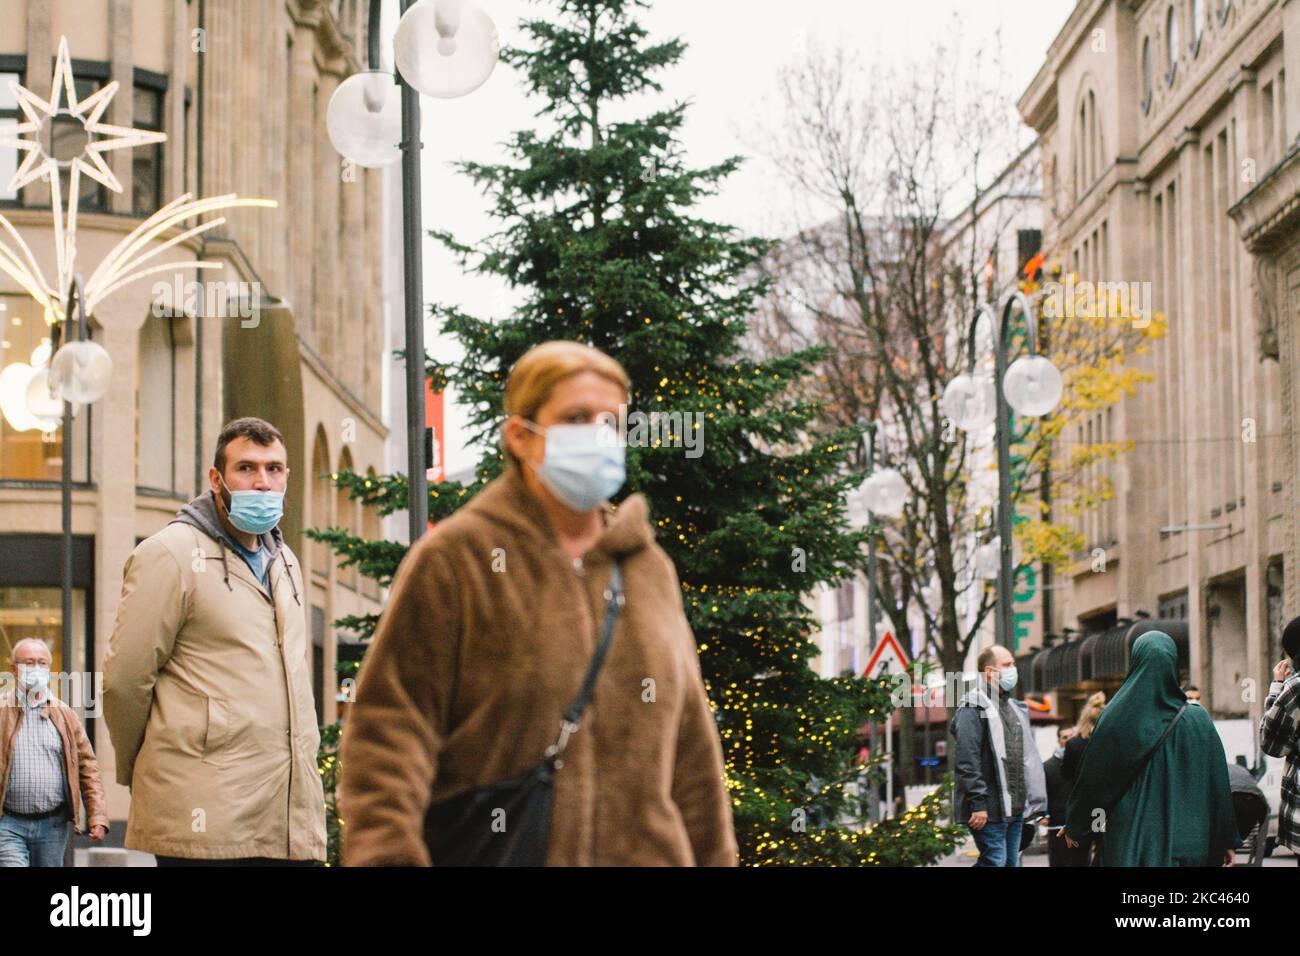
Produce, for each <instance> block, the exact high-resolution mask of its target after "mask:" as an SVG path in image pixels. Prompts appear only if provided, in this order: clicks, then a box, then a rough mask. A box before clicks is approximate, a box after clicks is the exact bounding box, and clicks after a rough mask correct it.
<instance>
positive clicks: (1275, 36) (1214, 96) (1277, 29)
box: [1138, 6, 1282, 179]
mask: <svg viewBox="0 0 1300 956" xmlns="http://www.w3.org/2000/svg"><path fill="white" fill-rule="evenodd" d="M1269 21H1271V22H1269ZM1234 29H1235V30H1236V31H1237V39H1236V41H1235V42H1234V43H1232V44H1231V45H1230V46H1228V47H1227V48H1226V49H1224V50H1222V51H1220V52H1218V54H1217V56H1218V62H1217V64H1216V65H1215V66H1214V67H1212V68H1210V69H1206V70H1203V71H1201V72H1200V73H1199V74H1197V77H1196V80H1195V82H1191V83H1188V84H1187V85H1185V86H1184V87H1183V88H1182V89H1181V90H1179V91H1178V92H1177V93H1176V95H1175V96H1174V98H1173V99H1172V100H1171V101H1169V102H1167V103H1165V104H1163V105H1162V108H1161V110H1160V112H1159V113H1158V114H1156V115H1157V116H1158V117H1159V119H1158V121H1156V122H1153V123H1152V124H1151V125H1150V126H1149V127H1148V129H1147V131H1146V132H1145V134H1144V135H1142V138H1141V140H1140V142H1139V145H1138V155H1140V156H1142V157H1143V163H1142V169H1141V172H1140V175H1141V176H1142V178H1143V179H1147V178H1149V177H1150V176H1152V175H1153V174H1154V173H1155V172H1156V171H1157V170H1159V169H1160V168H1161V167H1162V166H1163V165H1164V164H1165V162H1166V161H1167V159H1168V157H1167V156H1166V155H1164V152H1165V151H1164V150H1155V149H1153V147H1154V146H1155V144H1156V143H1157V141H1158V140H1159V139H1160V137H1162V136H1169V135H1170V131H1171V130H1173V129H1180V128H1185V127H1188V126H1192V127H1198V126H1200V124H1201V123H1202V122H1204V121H1205V119H1206V117H1208V116H1210V115H1211V114H1212V113H1213V112H1214V111H1215V109H1216V108H1218V107H1219V106H1220V105H1221V104H1222V103H1224V102H1225V101H1227V100H1228V99H1229V98H1230V97H1231V96H1232V95H1233V93H1235V92H1236V91H1237V89H1239V88H1240V87H1241V85H1242V84H1243V83H1250V82H1253V81H1254V73H1255V71H1254V69H1253V64H1255V63H1257V62H1258V61H1259V59H1260V58H1261V57H1263V56H1264V55H1265V54H1266V53H1267V52H1268V50H1269V48H1270V47H1272V46H1273V45H1274V44H1276V43H1277V42H1278V40H1279V39H1280V37H1281V32H1282V12H1281V10H1280V9H1279V8H1278V7H1276V6H1274V7H1266V8H1264V9H1262V10H1258V11H1256V12H1255V15H1254V18H1253V19H1252V20H1251V21H1250V22H1249V23H1247V24H1244V25H1241V24H1239V25H1237V26H1236V27H1234Z"/></svg>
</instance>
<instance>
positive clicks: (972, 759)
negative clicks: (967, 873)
mask: <svg viewBox="0 0 1300 956" xmlns="http://www.w3.org/2000/svg"><path fill="white" fill-rule="evenodd" d="M975 663H976V666H977V667H978V668H979V669H980V678H979V682H978V683H977V685H976V686H975V687H974V688H973V689H971V690H970V691H967V692H966V693H965V694H963V695H962V698H961V700H960V702H959V703H958V705H957V710H956V712H955V713H954V714H953V718H952V721H951V723H950V726H949V730H950V731H951V732H952V735H953V737H954V738H955V739H956V747H957V759H956V793H955V795H954V801H955V806H956V813H955V816H956V819H957V820H961V821H964V822H965V823H966V825H967V826H969V827H970V830H971V834H972V835H973V836H974V837H975V845H976V846H977V847H979V854H980V855H979V859H978V860H976V861H975V865H976V866H1008V867H1014V866H1019V865H1020V841H1021V837H1022V835H1023V831H1024V822H1025V817H1026V816H1033V815H1034V814H1035V813H1041V812H1043V811H1044V810H1046V809H1047V784H1046V780H1045V779H1044V776H1043V761H1042V759H1041V758H1040V757H1039V756H1038V749H1037V748H1036V747H1035V746H1034V735H1033V730H1032V728H1031V727H1030V724H1029V708H1028V707H1027V706H1026V705H1025V703H1024V702H1023V701H1019V700H1015V699H1013V698H1012V697H1011V692H1012V691H1013V690H1015V687H1016V683H1017V681H1018V680H1019V675H1018V674H1017V673H1016V663H1015V658H1014V657H1012V655H1011V652H1010V651H1009V650H1007V649H1006V648H1005V647H1002V646H1001V645H1000V644H994V645H992V646H991V647H987V648H985V649H984V650H983V651H981V652H980V655H979V657H978V658H977V659H976V662H975Z"/></svg>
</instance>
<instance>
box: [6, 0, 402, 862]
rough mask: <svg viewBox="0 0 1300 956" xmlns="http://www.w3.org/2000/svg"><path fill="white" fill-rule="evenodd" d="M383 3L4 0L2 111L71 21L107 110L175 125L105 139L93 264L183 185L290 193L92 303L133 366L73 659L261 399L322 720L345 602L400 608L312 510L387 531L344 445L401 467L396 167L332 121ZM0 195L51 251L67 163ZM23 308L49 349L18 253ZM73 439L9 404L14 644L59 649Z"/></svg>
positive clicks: (86, 199) (93, 442)
mask: <svg viewBox="0 0 1300 956" xmlns="http://www.w3.org/2000/svg"><path fill="white" fill-rule="evenodd" d="M365 6H366V5H365V4H364V3H361V2H359V0H333V2H326V0H287V2H284V3H274V4H270V3H264V2H259V0H189V2H187V0H0V24H3V28H2V29H0V124H7V123H12V122H16V121H17V112H16V108H15V105H14V103H13V102H12V96H11V95H10V93H9V89H8V87H9V84H8V81H9V80H10V79H16V80H17V81H18V82H19V83H21V84H22V85H23V86H25V87H27V88H28V89H31V90H32V91H33V92H35V93H37V94H38V95H40V96H42V97H45V96H47V95H48V92H49V90H50V86H51V77H52V71H53V63H54V57H55V54H56V52H57V49H58V45H59V40H60V37H65V36H66V38H67V41H68V45H69V49H70V51H71V55H72V58H73V67H74V72H75V74H76V76H77V78H78V95H79V96H80V97H83V98H84V96H85V95H88V94H89V93H91V92H93V91H94V90H95V89H97V88H100V87H102V86H103V85H104V84H107V83H109V82H112V81H117V82H118V83H119V84H120V88H119V90H118V92H117V94H116V96H115V97H114V99H113V101H112V104H111V106H110V109H109V112H108V114H107V115H106V117H105V120H106V121H107V122H110V123H113V124H116V125H120V126H135V127H139V128H148V129H156V130H161V131H162V132H164V133H166V134H167V137H168V138H167V140H166V142H165V143H162V144H161V145H158V146H149V147H141V148H136V149H133V150H126V149H124V150H117V151H115V152H112V153H108V154H106V158H107V160H108V162H109V165H110V168H111V169H112V170H113V172H114V173H115V175H116V176H117V178H118V179H119V180H120V182H121V183H122V185H123V190H122V192H120V193H115V192H112V191H110V190H107V189H103V188H101V187H99V186H98V184H95V183H93V182H91V183H89V184H87V182H86V181H85V180H83V187H82V190H81V192H82V199H81V207H80V213H79V216H78V229H77V231H78V247H79V262H80V263H81V264H82V268H83V269H84V270H86V271H91V270H93V268H94V265H95V264H96V263H98V261H99V260H100V259H101V258H102V256H103V255H104V254H105V252H106V251H107V250H108V249H110V248H111V247H112V246H113V245H114V244H115V243H117V242H118V241H119V240H120V239H121V238H122V237H123V236H124V235H126V234H127V233H129V232H130V231H131V230H132V229H133V228H135V226H136V225H138V223H139V222H140V221H141V219H142V218H143V217H145V216H147V215H149V214H150V213H152V212H153V211H154V210H155V209H157V208H158V207H159V206H160V205H161V204H163V203H165V202H168V201H170V200H171V199H173V198H175V197H176V196H179V195H180V194H182V193H186V192H189V193H194V194H196V195H203V196H215V195H222V194H226V193H238V194H239V195H241V196H246V197H260V198H267V199H274V200H276V201H277V202H278V204H279V205H278V208H276V209H236V210H233V211H231V212H229V213H226V214H225V216H226V221H225V223H224V224H223V225H222V226H220V227H219V228H217V229H216V230H214V231H213V232H211V233H208V234H206V236H203V237H196V238H194V239H190V240H187V241H186V242H185V243H184V247H185V249H186V250H187V252H188V257H192V258H203V259H208V260H216V261H219V262H221V263H223V265H224V268H223V269H221V270H220V271H219V272H211V271H210V272H205V273H203V274H201V275H200V276H199V277H198V278H199V281H200V282H202V283H204V284H203V285H202V286H198V287H194V286H190V285H187V283H191V282H193V281H194V279H195V276H194V274H193V272H192V271H190V272H187V273H185V274H181V275H176V276H173V275H171V274H170V273H168V274H165V275H160V276H155V277H153V278H154V279H159V280H162V282H161V285H165V286H167V287H169V289H168V290H162V289H161V287H160V286H158V285H154V283H153V281H152V279H146V280H144V281H142V282H139V283H136V284H134V285H131V286H128V287H126V288H124V289H122V290H121V291H120V292H118V293H115V294H114V295H112V296H111V297H109V298H108V299H106V300H105V301H104V302H103V304H102V305H101V306H100V307H98V308H97V309H96V310H95V314H94V315H93V316H92V320H91V326H92V329H93V337H94V338H95V339H96V340H97V341H99V342H100V343H101V344H102V345H103V346H104V347H105V348H106V349H107V350H108V351H109V353H110V355H111V356H112V358H113V361H114V374H113V379H112V385H111V387H110V391H109V393H108V394H107V395H106V396H105V398H103V399H102V400H101V401H99V402H98V403H96V404H95V405H93V406H92V407H91V408H90V409H88V410H83V411H82V412H81V413H80V414H79V415H78V416H77V419H76V421H75V424H74V428H73V441H72V442H71V443H70V444H71V446H72V453H73V466H74V490H73V532H74V535H75V547H74V586H75V589H76V590H75V594H74V615H73V625H74V643H73V654H72V659H71V660H68V661H64V660H62V655H61V654H59V653H56V669H60V670H70V671H83V672H91V673H93V672H95V671H98V670H99V669H100V665H101V663H102V660H103V657H104V654H105V652H106V650H107V645H108V638H109V635H110V634H111V632H112V625H113V619H114V615H115V612H116V606H117V602H118V598H119V594H120V589H121V581H122V567H123V563H124V562H125V560H126V558H127V556H128V555H129V554H130V552H131V550H132V549H133V548H134V547H135V545H136V543H137V542H138V541H139V540H141V539H143V538H144V537H147V536H148V535H150V534H152V533H154V532H155V531H157V530H159V529H160V528H162V527H163V526H164V525H165V524H166V523H167V521H168V520H169V519H170V518H171V517H172V515H173V514H174V513H175V512H176V510H177V509H178V508H179V507H180V506H181V505H182V504H184V503H185V502H186V501H188V500H189V499H190V498H191V497H193V496H194V495H195V494H196V493H197V492H199V491H202V490H204V489H206V487H207V484H208V480H207V475H206V473H207V468H208V465H209V464H210V463H211V456H212V452H213V448H214V446H215V443H216V436H217V433H218V431H219V430H220V428H221V426H222V424H223V423H224V422H225V421H227V420H228V419H230V418H232V417H236V416H239V415H250V414H251V415H258V416H260V417H263V418H266V419H268V420H270V421H272V422H273V423H275V424H276V425H277V426H278V427H279V428H280V429H281V431H282V432H283V433H284V435H285V438H286V444H287V446H288V451H289V464H290V468H291V472H290V484H289V489H288V493H287V496H286V517H285V520H284V522H283V524H282V527H283V528H284V530H285V531H286V536H287V538H288V540H289V542H290V544H291V546H292V547H293V548H294V550H295V551H296V552H297V553H298V554H299V556H300V557H301V559H302V561H303V564H304V576H305V578H306V580H307V582H308V592H309V597H310V600H309V607H308V611H309V621H308V623H309V626H310V628H311V631H312V634H313V643H314V646H315V655H314V656H315V659H314V675H315V678H316V688H315V689H316V694H317V699H318V710H319V713H320V717H321V719H322V721H323V722H330V721H332V720H333V719H334V718H335V715H336V713H337V702H336V694H337V692H338V686H337V685H338V682H337V679H336V674H335V670H334V665H335V663H336V661H337V659H338V657H339V654H340V650H339V649H340V647H341V646H344V651H343V652H344V653H346V646H345V645H346V641H347V635H341V634H338V633H336V630H335V628H334V626H333V621H334V620H335V619H337V618H339V617H341V616H343V615H346V614H361V613H366V612H369V611H374V610H377V609H378V608H379V606H380V605H379V600H380V597H381V595H380V593H379V590H378V589H377V588H375V587H373V586H372V583H371V582H368V581H363V580H359V579H358V575H357V574H356V572H355V570H346V571H344V570H340V569H339V568H338V567H337V564H336V562H335V560H334V559H333V555H332V554H331V553H330V552H329V550H328V549H327V548H325V547H324V546H321V545H318V544H314V543H312V542H310V541H308V540H307V539H306V538H305V537H304V535H303V530H304V529H305V528H308V527H327V526H343V527H347V528H350V529H354V530H358V531H363V532H365V533H368V534H369V535H370V536H376V537H377V536H378V532H379V527H380V520H379V518H378V516H377V515H375V514H372V513H369V512H368V511H367V510H366V509H362V508H361V507H360V506H359V505H358V504H356V503H355V502H352V501H350V500H349V499H348V498H347V496H346V495H345V494H340V493H337V492H336V491H335V489H334V488H333V486H332V484H331V483H330V481H329V478H328V475H329V474H330V473H332V472H334V471H337V470H338V469H341V468H352V469H354V470H356V471H358V472H362V473H365V472H367V471H373V472H375V473H380V472H383V471H384V466H385V462H384V442H385V440H386V437H387V434H388V429H387V427H386V425H385V421H384V414H383V408H384V402H383V394H382V389H383V386H382V365H383V355H382V352H383V348H384V346H383V342H384V328H383V316H382V311H381V301H380V294H379V289H380V285H381V271H380V269H381V265H380V251H381V246H382V235H383V222H382V218H383V215H384V210H383V204H382V197H381V192H382V182H381V179H380V174H378V173H375V172H370V171H366V170H361V169H349V168H348V167H346V166H345V165H344V164H343V161H342V160H341V158H340V157H339V156H338V155H337V154H336V153H335V151H334V150H333V148H332V146H331V145H330V142H329V139H328V137H327V134H326V129H325V110H326V107H327V105H328V103H329V100H330V96H331V94H332V93H333V91H334V89H335V88H336V87H337V85H338V83H339V82H340V81H341V80H342V79H344V78H346V77H347V76H349V75H350V74H351V73H353V72H355V71H356V70H357V69H359V68H361V66H362V64H361V62H360V60H361V59H362V58H363V57H364V51H365V37H364V31H365V28H366V10H365ZM359 51H360V52H359ZM16 159H17V157H16V156H15V155H14V151H13V150H0V189H3V187H4V186H5V185H6V184H7V183H8V181H9V178H10V173H11V171H12V169H13V167H14V164H15V162H16ZM0 213H3V215H4V216H6V217H7V218H8V219H9V220H10V221H11V222H12V223H13V224H14V226H15V228H16V229H17V230H18V232H19V233H20V234H21V235H22V237H23V239H24V240H25V242H26V243H27V244H28V245H29V246H30V247H31V248H32V250H33V253H34V254H35V255H36V257H37V258H38V259H39V260H40V261H41V263H42V265H43V266H44V267H45V268H46V271H47V274H48V272H49V266H50V264H51V263H52V262H53V257H54V251H53V250H54V245H53V235H52V225H51V224H52V218H51V210H50V190H49V187H48V186H47V185H45V184H44V183H39V182H38V183H33V184H31V185H29V186H27V187H25V188H23V189H22V190H21V191H20V192H19V193H16V194H14V193H0ZM191 225H192V223H191ZM219 286H220V288H218V287H219ZM177 288H179V289H180V290H182V292H188V291H191V290H193V291H194V292H195V293H196V294H193V295H186V296H184V297H183V298H177V296H176V295H175V294H174V292H173V291H170V290H171V289H177ZM221 289H225V290H232V289H233V290H237V297H238V298H237V301H236V299H232V298H229V297H228V296H225V295H223V294H216V295H214V294H213V293H214V291H215V292H218V293H220V292H221ZM214 303H215V307H214ZM160 304H161V305H162V307H161V308H160V307H159V305H160ZM236 305H238V308H236ZM160 313H161V314H160ZM250 315H255V316H256V321H251V320H250V318H249V316H250ZM0 321H2V322H3V323H4V334H3V336H2V338H3V346H4V351H3V352H0V365H4V366H7V365H9V364H11V363H13V362H18V361H21V362H27V361H28V355H29V353H30V352H31V351H33V350H34V349H36V348H37V347H38V346H39V345H40V344H41V342H42V340H43V339H48V337H49V335H50V330H49V328H48V326H46V325H45V322H44V318H43V316H42V315H41V314H40V312H39V311H38V310H36V309H34V308H33V306H32V300H30V299H29V298H27V297H25V296H24V295H22V294H21V291H20V289H19V288H18V287H17V285H16V284H15V283H13V282H12V281H11V280H10V278H9V277H8V276H6V275H4V274H3V273H0ZM62 454H63V442H62V435H61V434H60V433H59V432H55V433H53V434H50V435H45V436H42V434H41V433H40V432H34V431H18V430H16V429H14V428H13V427H11V425H10V423H8V422H0V655H3V656H4V657H5V658H6V660H5V663H6V664H7V663H8V654H9V651H10V649H11V647H12V644H13V643H15V642H16V641H17V640H19V639H21V638H22V637H25V636H40V637H45V638H46V639H48V640H50V642H51V643H52V644H54V645H55V647H56V652H57V650H58V646H59V634H60V627H61V613H60V600H59V594H60V592H59V584H60V577H59V568H60V565H59V533H60V530H61V527H62V524H61V518H60V510H59V487H60V485H59V477H60V470H61V461H62ZM341 641H342V642H343V644H341V643H340V642H341ZM88 717H90V718H91V719H90V720H89V721H88V726H89V727H90V728H91V732H92V734H93V736H92V740H93V743H94V745H95V747H96V750H97V752H98V753H99V756H100V759H101V765H102V766H104V767H109V768H111V766H112V763H113V760H112V754H111V742H110V740H109V737H108V734H107V731H106V729H105V727H104V726H103V722H102V721H101V720H96V719H94V716H93V714H88ZM107 777H111V772H110V773H107V774H106V778H107ZM109 799H110V804H109V807H110V816H111V817H112V818H113V819H114V820H121V819H124V818H125V816H126V809H127V805H128V800H129V798H128V794H127V791H126V788H125V787H118V786H117V785H116V784H112V786H111V787H110V790H109ZM118 836H119V837H120V833H119V834H118Z"/></svg>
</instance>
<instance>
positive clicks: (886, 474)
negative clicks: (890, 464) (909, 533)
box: [862, 468, 907, 518]
mask: <svg viewBox="0 0 1300 956" xmlns="http://www.w3.org/2000/svg"><path fill="white" fill-rule="evenodd" d="M862 502H863V504H865V505H866V507H867V509H868V510H869V511H871V512H874V513H875V514H878V515H881V516H883V517H885V518H897V517H899V516H900V515H902V513H903V506H904V505H905V504H906V503H907V482H905V481H904V480H903V476H902V475H901V474H899V473H898V470H897V469H895V468H882V469H880V470H879V471H876V472H873V473H872V474H871V475H870V477H868V478H867V480H866V481H864V482H863V483H862Z"/></svg>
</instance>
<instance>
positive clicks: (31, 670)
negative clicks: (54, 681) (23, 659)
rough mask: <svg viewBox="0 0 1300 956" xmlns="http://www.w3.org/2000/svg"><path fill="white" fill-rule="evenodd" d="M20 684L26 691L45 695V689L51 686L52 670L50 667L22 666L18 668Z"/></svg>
mask: <svg viewBox="0 0 1300 956" xmlns="http://www.w3.org/2000/svg"><path fill="white" fill-rule="evenodd" d="M18 683H19V684H21V685H22V687H23V689H24V690H28V691H34V692H35V693H38V694H40V693H43V692H44V691H45V688H47V687H49V686H50V669H49V668H48V667H33V666H31V665H30V664H20V665H19V666H18Z"/></svg>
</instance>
